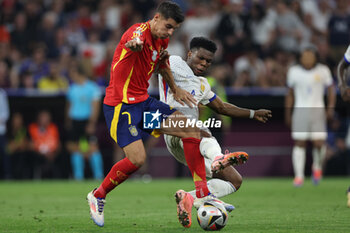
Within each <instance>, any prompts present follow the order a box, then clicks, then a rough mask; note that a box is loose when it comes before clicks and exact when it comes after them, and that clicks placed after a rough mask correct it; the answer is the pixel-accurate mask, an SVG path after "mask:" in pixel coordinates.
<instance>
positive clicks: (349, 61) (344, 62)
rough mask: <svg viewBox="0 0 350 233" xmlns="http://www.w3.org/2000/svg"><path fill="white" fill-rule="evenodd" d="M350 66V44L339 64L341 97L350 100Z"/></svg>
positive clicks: (349, 205) (348, 195) (349, 189)
mask: <svg viewBox="0 0 350 233" xmlns="http://www.w3.org/2000/svg"><path fill="white" fill-rule="evenodd" d="M349 67H350V45H349V46H348V48H347V50H346V52H345V54H344V58H342V59H341V60H340V62H339V64H338V75H337V78H338V87H339V90H340V94H341V97H342V99H343V100H344V101H346V102H350V87H349V86H348V84H347V77H348V76H349V70H348V69H349ZM347 197H348V202H347V204H348V207H349V208H350V186H349V188H348V190H347Z"/></svg>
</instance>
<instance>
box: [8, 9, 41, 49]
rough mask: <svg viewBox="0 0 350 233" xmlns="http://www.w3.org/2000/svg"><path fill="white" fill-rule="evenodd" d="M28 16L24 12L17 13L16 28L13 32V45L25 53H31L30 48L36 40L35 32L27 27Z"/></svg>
mask: <svg viewBox="0 0 350 233" xmlns="http://www.w3.org/2000/svg"><path fill="white" fill-rule="evenodd" d="M27 26H28V25H27V16H26V14H25V13H24V12H19V13H17V14H16V17H15V23H14V30H13V31H12V32H11V45H12V46H14V47H16V48H17V49H18V50H19V51H20V52H21V53H23V54H24V55H29V54H30V49H31V48H32V47H33V43H34V41H35V38H34V37H35V36H36V34H35V32H31V31H29V28H28V27H27Z"/></svg>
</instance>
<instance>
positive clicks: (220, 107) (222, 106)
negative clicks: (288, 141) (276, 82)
mask: <svg viewBox="0 0 350 233" xmlns="http://www.w3.org/2000/svg"><path fill="white" fill-rule="evenodd" d="M207 106H208V107H209V108H211V109H213V110H214V111H215V112H216V113H219V114H222V115H226V116H230V117H241V118H252V119H255V120H257V121H260V122H263V123H265V122H266V121H267V120H268V119H269V118H270V117H272V112H271V111H270V110H266V109H259V110H256V111H254V110H251V109H246V108H239V107H237V106H236V105H233V104H230V103H227V102H223V101H222V100H221V99H220V97H218V96H217V97H216V98H215V99H214V100H213V101H212V102H210V103H209V104H208V105H207Z"/></svg>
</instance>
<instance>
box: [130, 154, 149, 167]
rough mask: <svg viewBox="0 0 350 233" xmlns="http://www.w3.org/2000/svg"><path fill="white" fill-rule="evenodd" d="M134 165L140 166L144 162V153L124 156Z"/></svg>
mask: <svg viewBox="0 0 350 233" xmlns="http://www.w3.org/2000/svg"><path fill="white" fill-rule="evenodd" d="M126 157H127V158H128V159H129V160H130V162H131V163H132V164H134V165H135V166H136V167H141V166H142V165H143V164H145V162H146V154H138V155H137V156H126Z"/></svg>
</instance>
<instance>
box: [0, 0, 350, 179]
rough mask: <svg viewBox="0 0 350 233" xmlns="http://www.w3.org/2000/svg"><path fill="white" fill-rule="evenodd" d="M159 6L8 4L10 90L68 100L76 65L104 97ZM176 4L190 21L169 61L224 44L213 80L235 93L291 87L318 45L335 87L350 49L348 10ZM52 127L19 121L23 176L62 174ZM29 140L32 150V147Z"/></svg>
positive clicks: (1, 70) (4, 78)
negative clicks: (120, 49) (302, 59)
mask: <svg viewBox="0 0 350 233" xmlns="http://www.w3.org/2000/svg"><path fill="white" fill-rule="evenodd" d="M159 2H160V0H130V1H129V0H80V1H75V0H30V1H27V0H2V1H0V88H3V89H5V90H9V89H12V90H15V89H18V90H23V89H24V90H31V89H39V90H42V91H46V92H52V91H59V92H64V93H65V92H66V91H67V90H68V88H69V86H70V85H72V84H73V83H74V80H73V77H71V76H70V72H69V68H70V67H71V66H72V65H74V64H75V63H76V61H79V63H81V65H82V66H81V67H82V71H83V73H84V74H85V75H86V76H87V77H88V78H89V79H90V80H91V81H93V82H95V83H96V84H97V85H99V86H100V87H105V86H107V85H108V82H109V71H110V64H111V61H112V58H113V53H114V50H115V47H116V45H117V43H118V41H119V39H120V37H121V35H122V34H123V33H124V32H125V30H126V29H127V28H129V27H130V26H131V25H132V24H134V23H137V22H143V21H147V20H149V19H150V17H151V16H152V15H153V13H154V10H155V7H156V6H157V5H158V3H159ZM174 2H177V3H178V4H179V5H180V6H181V8H182V9H183V11H184V12H185V14H186V19H185V21H184V23H183V24H182V25H181V28H180V29H178V30H177V31H176V33H175V35H174V36H173V37H172V38H171V40H170V44H169V47H168V51H169V53H170V54H174V55H180V56H182V57H183V58H185V57H186V51H187V50H188V45H189V41H190V39H191V38H193V37H194V36H206V37H209V38H210V39H212V40H214V41H215V42H216V43H217V45H218V48H219V49H218V52H217V53H216V55H215V61H214V64H213V66H212V68H211V69H210V71H209V74H208V76H211V77H214V78H215V79H216V81H217V82H219V83H220V85H221V86H223V87H225V88H226V90H227V89H230V88H232V90H237V89H240V88H243V87H261V88H266V87H285V86H286V74H287V70H288V68H289V67H290V66H291V65H292V64H294V63H295V62H296V60H297V56H298V53H299V51H300V49H301V48H302V47H303V46H306V45H310V44H313V45H314V46H315V47H316V48H317V51H318V58H319V61H320V62H321V63H324V64H326V65H328V66H329V67H330V69H331V71H332V74H333V77H335V75H336V65H337V63H338V61H339V60H340V59H341V58H342V56H343V54H344V51H345V50H346V48H347V46H348V45H349V43H350V1H348V0H302V1H301V0H188V1H185V0H174ZM334 81H336V79H335V78H334ZM156 83H157V82H154V84H153V83H152V84H151V86H153V85H156ZM22 88H23V89H22ZM337 120H338V119H335V121H334V123H333V125H332V127H334V128H335V130H334V131H333V132H335V131H336V130H337V129H339V128H340V127H341V126H340V125H341V124H342V122H340V123H339V122H337ZM49 122H50V115H49V113H47V112H46V113H45V112H42V113H40V114H39V116H38V121H37V122H36V123H33V124H31V125H30V126H29V127H28V128H26V127H25V126H24V125H23V119H21V115H20V114H14V115H13V116H12V117H11V123H10V126H11V127H10V128H11V130H10V131H9V135H10V139H11V140H10V141H9V144H8V145H9V147H8V148H9V152H10V153H13V154H15V155H14V157H16V158H18V161H19V164H20V166H19V168H17V169H18V170H14V176H16V177H19V178H20V177H35V176H41V174H33V171H27V170H26V167H27V166H25V165H27V164H28V163H30V161H38V162H35V163H36V164H41V165H40V166H41V170H37V169H36V170H35V171H37V172H38V171H39V172H40V173H46V172H49V171H50V172H51V173H54V172H55V171H54V169H51V168H52V167H54V166H53V164H54V163H56V162H57V161H56V158H59V156H57V154H59V153H60V150H61V149H62V146H63V145H61V144H60V142H59V141H55V138H59V135H57V133H55V126H54V125H51V124H50V123H49ZM40 124H45V125H48V127H49V128H50V135H52V138H51V137H46V136H43V138H44V139H45V140H49V139H50V140H52V141H51V143H50V145H49V146H48V147H46V146H44V147H41V146H40V144H39V142H38V141H35V140H34V139H38V140H39V141H40V138H39V136H40V135H36V134H35V132H36V131H35V127H40ZM56 130H57V129H56ZM332 135H333V134H332ZM345 136H346V135H345ZM345 136H344V135H343V136H341V137H338V136H337V135H335V134H334V135H333V138H331V141H330V143H332V146H333V147H332V148H331V149H332V150H333V151H332V150H330V152H329V153H338V151H339V150H340V152H339V153H345V152H344V151H347V150H348V149H347V147H346V145H345ZM28 138H30V139H31V140H29V141H27V139H28ZM32 139H33V140H32ZM340 139H341V141H339V140H340ZM349 144H350V142H349ZM24 148H26V150H30V151H32V152H33V153H32V156H33V158H36V159H34V160H32V159H29V160H28V157H25V156H22V155H21V153H22V152H23V150H24ZM346 153H348V151H347V152H346ZM330 157H332V156H330ZM348 157H349V156H348ZM42 158H45V160H44V161H43V160H42ZM43 164H44V165H43ZM51 175H52V176H55V175H56V174H51ZM76 176H77V175H76ZM78 176H81V174H80V175H78ZM97 176H98V177H99V176H100V175H97Z"/></svg>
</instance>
